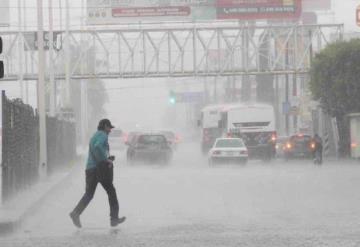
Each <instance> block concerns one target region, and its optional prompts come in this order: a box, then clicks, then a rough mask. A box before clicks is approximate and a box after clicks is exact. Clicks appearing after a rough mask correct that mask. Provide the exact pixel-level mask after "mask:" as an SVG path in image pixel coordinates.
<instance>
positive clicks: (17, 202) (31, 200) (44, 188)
mask: <svg viewBox="0 0 360 247" xmlns="http://www.w3.org/2000/svg"><path fill="white" fill-rule="evenodd" d="M75 162H76V161H74V162H73V164H75ZM73 164H72V165H71V166H70V168H69V169H67V170H66V171H61V172H55V173H54V174H53V175H51V176H50V177H47V178H44V179H43V180H40V181H39V182H38V183H37V184H35V185H33V186H31V187H30V188H29V189H27V190H24V191H22V192H20V193H19V194H18V195H16V196H15V197H14V198H12V199H11V200H10V201H8V202H6V203H4V204H2V205H0V235H2V234H6V233H10V232H12V231H14V230H15V229H16V228H17V227H18V226H19V225H20V224H21V222H22V221H23V220H24V219H25V218H26V217H27V216H28V215H30V214H31V212H32V211H33V210H34V209H36V208H37V207H39V206H40V205H41V203H42V202H43V200H45V199H46V197H47V196H48V195H50V194H51V193H52V191H54V190H56V189H57V188H58V187H59V186H61V185H62V184H63V183H64V182H65V181H66V180H67V179H69V178H70V177H71V176H70V175H71V174H72V173H73V172H74V170H75V169H76V168H77V167H76V166H74V165H73ZM0 182H1V180H0Z"/></svg>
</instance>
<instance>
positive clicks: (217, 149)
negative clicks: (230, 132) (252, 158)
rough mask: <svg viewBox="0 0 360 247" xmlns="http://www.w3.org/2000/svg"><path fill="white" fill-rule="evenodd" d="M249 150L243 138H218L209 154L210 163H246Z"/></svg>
mask: <svg viewBox="0 0 360 247" xmlns="http://www.w3.org/2000/svg"><path fill="white" fill-rule="evenodd" d="M248 158H249V154H248V150H247V148H246V146H245V144H244V142H243V140H242V139H241V138H218V139H216V141H215V143H214V146H213V147H212V148H211V149H210V151H209V154H208V159H209V165H210V166H211V165H214V164H216V163H223V162H224V163H237V164H246V163H247V161H248Z"/></svg>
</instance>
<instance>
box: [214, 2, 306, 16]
mask: <svg viewBox="0 0 360 247" xmlns="http://www.w3.org/2000/svg"><path fill="white" fill-rule="evenodd" d="M301 9H302V5H301V0H218V1H217V18H218V19H240V20H258V19H298V18H299V17H300V15H301Z"/></svg>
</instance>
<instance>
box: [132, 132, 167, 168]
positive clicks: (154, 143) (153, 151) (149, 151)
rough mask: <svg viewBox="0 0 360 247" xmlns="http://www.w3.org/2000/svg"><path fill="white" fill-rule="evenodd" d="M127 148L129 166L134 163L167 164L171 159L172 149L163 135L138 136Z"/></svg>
mask: <svg viewBox="0 0 360 247" xmlns="http://www.w3.org/2000/svg"><path fill="white" fill-rule="evenodd" d="M128 146H129V147H128V151H127V160H128V162H129V163H130V164H132V163H134V162H136V161H141V162H150V163H153V162H156V163H162V164H168V163H170V161H171V158H172V148H171V146H170V144H169V143H168V141H167V139H166V137H165V136H164V135H163V134H139V135H137V136H136V138H135V139H134V140H133V141H132V142H131V143H128Z"/></svg>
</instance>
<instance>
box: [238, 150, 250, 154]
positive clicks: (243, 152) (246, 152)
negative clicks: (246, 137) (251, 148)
mask: <svg viewBox="0 0 360 247" xmlns="http://www.w3.org/2000/svg"><path fill="white" fill-rule="evenodd" d="M240 154H248V151H247V150H243V151H240Z"/></svg>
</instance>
